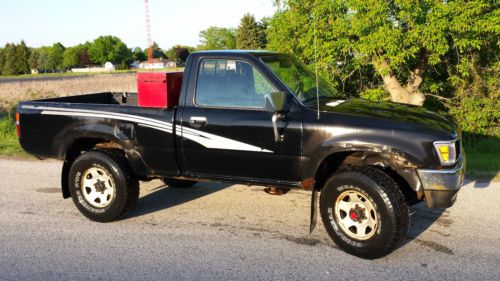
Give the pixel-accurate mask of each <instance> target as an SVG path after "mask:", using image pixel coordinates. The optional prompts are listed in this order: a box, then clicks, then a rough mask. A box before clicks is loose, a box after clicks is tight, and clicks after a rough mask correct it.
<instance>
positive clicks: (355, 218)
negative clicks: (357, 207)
mask: <svg viewBox="0 0 500 281" xmlns="http://www.w3.org/2000/svg"><path fill="white" fill-rule="evenodd" d="M349 216H350V217H351V220H353V221H355V220H357V219H358V214H357V213H356V211H350V212H349Z"/></svg>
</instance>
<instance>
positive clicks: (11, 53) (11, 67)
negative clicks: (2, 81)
mask: <svg viewBox="0 0 500 281" xmlns="http://www.w3.org/2000/svg"><path fill="white" fill-rule="evenodd" d="M3 59H4V63H3V68H2V75H16V74H19V73H18V72H17V68H16V59H17V58H16V45H14V44H11V43H7V44H5V47H4V49H3Z"/></svg>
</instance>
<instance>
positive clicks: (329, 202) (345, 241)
mask: <svg viewBox="0 0 500 281" xmlns="http://www.w3.org/2000/svg"><path fill="white" fill-rule="evenodd" d="M349 190H354V191H355V192H356V191H357V192H359V194H361V195H363V196H364V197H366V198H367V199H368V200H370V202H371V203H372V206H373V207H374V210H375V213H376V214H377V216H378V226H377V229H376V231H375V232H374V233H373V236H371V237H369V238H368V239H362V240H359V239H355V238H353V237H352V235H350V234H349V233H347V232H346V231H344V229H343V228H342V226H341V225H340V224H339V219H338V215H335V205H336V204H337V202H338V201H337V199H339V197H340V196H342V195H341V194H345V193H344V192H345V191H347V192H349ZM320 212H321V218H322V220H323V224H324V225H325V228H326V230H327V232H328V234H329V235H330V237H331V238H332V240H333V241H334V242H335V243H336V244H337V245H338V246H339V247H340V248H341V249H342V250H344V251H345V252H347V253H350V254H352V255H355V256H357V257H360V258H364V259H376V258H379V257H382V256H385V255H387V254H389V253H390V252H392V251H394V250H395V249H397V248H398V247H399V246H400V245H401V244H402V243H403V241H404V239H405V237H406V235H407V233H408V229H409V220H410V218H409V209H408V205H407V203H406V202H405V198H404V195H403V193H402V192H401V190H400V188H399V187H398V185H397V184H396V182H395V181H394V180H393V179H392V178H391V177H390V176H389V175H387V174H386V173H385V172H383V171H382V170H380V169H378V168H375V167H349V168H344V169H342V170H340V171H338V172H336V173H335V174H333V175H332V176H331V177H330V178H329V179H328V180H327V181H326V183H325V185H324V186H323V188H322V190H321V195H320ZM340 223H342V222H340ZM344 228H345V227H344Z"/></svg>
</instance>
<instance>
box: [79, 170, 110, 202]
mask: <svg viewBox="0 0 500 281" xmlns="http://www.w3.org/2000/svg"><path fill="white" fill-rule="evenodd" d="M80 190H81V192H82V195H83V198H84V199H85V201H87V203H89V204H90V205H91V206H92V207H95V208H105V207H106V206H108V205H109V204H110V203H111V201H113V198H114V196H115V183H114V181H113V178H112V177H111V176H110V175H109V173H108V172H107V171H106V170H104V169H102V168H98V167H92V168H90V169H88V170H86V171H85V172H84V173H83V176H82V180H81V183H80Z"/></svg>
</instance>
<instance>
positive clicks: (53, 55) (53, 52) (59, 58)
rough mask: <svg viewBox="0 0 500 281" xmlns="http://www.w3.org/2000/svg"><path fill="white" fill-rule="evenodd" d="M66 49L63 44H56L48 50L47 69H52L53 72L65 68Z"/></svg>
mask: <svg viewBox="0 0 500 281" xmlns="http://www.w3.org/2000/svg"><path fill="white" fill-rule="evenodd" d="M65 49H66V48H64V46H63V44H61V43H59V42H58V43H54V44H53V45H52V47H51V48H50V49H49V50H48V57H47V68H48V69H51V70H52V71H55V70H58V69H60V68H62V66H63V60H64V57H63V56H64V50H65Z"/></svg>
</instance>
